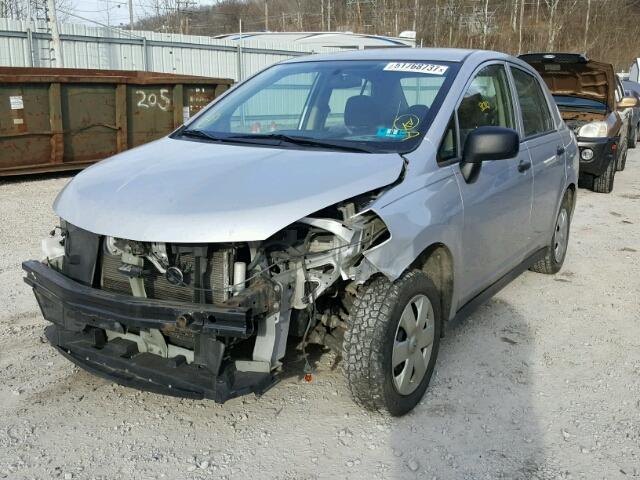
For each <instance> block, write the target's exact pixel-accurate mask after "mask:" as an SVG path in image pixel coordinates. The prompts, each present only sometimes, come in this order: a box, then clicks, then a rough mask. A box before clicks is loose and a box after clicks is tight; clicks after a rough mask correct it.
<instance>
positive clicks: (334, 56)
mask: <svg viewBox="0 0 640 480" xmlns="http://www.w3.org/2000/svg"><path fill="white" fill-rule="evenodd" d="M471 55H473V56H474V57H482V60H488V59H506V58H511V59H514V58H513V57H511V56H509V55H506V54H504V53H500V52H493V51H490V50H468V49H462V48H375V49H368V50H349V51H345V52H336V53H326V54H318V55H310V56H304V57H296V58H292V59H290V60H286V61H284V62H282V63H302V62H316V61H318V62H326V61H332V60H389V61H411V60H413V61H418V60H419V61H425V60H428V61H434V62H458V63H459V62H464V61H465V60H466V59H467V58H469V57H470V56H471ZM485 57H486V58H485Z"/></svg>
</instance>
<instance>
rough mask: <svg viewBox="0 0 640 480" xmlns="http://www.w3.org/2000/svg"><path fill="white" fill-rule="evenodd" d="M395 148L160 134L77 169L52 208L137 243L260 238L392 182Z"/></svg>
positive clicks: (397, 166)
mask: <svg viewBox="0 0 640 480" xmlns="http://www.w3.org/2000/svg"><path fill="white" fill-rule="evenodd" d="M402 165H403V159H402V158H401V157H400V155H398V154H395V153H394V154H366V153H350V152H336V151H329V150H321V151H320V150H293V149H280V148H269V147H253V146H244V145H243V146H240V145H230V144H213V143H206V142H197V141H187V140H177V139H171V138H168V137H166V138H163V139H160V140H157V141H155V142H152V143H149V144H147V145H144V146H141V147H138V148H135V149H133V150H129V151H127V152H124V153H121V154H119V155H116V156H114V157H112V158H110V159H108V160H104V161H102V162H100V163H98V164H96V165H94V166H92V167H90V168H88V169H86V170H84V171H83V172H81V173H79V174H78V175H77V176H76V177H75V178H74V179H73V180H71V182H69V184H68V185H67V186H66V187H65V188H64V189H63V190H62V192H60V194H59V195H58V198H56V201H55V203H54V210H55V212H56V213H57V214H58V215H59V216H60V217H61V218H63V219H64V220H66V221H68V222H70V223H72V224H73V225H76V226H78V227H80V228H83V229H85V230H88V231H90V232H94V233H97V234H101V235H110V236H114V237H119V238H126V239H129V240H139V241H154V242H172V243H209V242H234V241H252V240H264V239H266V238H268V237H270V236H271V235H273V234H274V233H276V232H277V231H279V230H281V229H282V228H284V227H286V226H287V225H289V224H291V223H293V222H295V221H296V220H299V219H300V218H302V217H304V216H307V215H309V214H311V213H313V212H315V211H317V210H320V209H322V208H324V207H327V206H330V205H332V204H334V203H337V202H339V201H341V200H345V199H347V198H350V197H353V196H355V195H359V194H361V193H365V192H367V191H370V190H373V189H376V188H380V187H383V186H386V185H389V184H390V183H393V182H394V181H395V180H396V179H397V178H398V176H399V175H400V173H401V170H402Z"/></svg>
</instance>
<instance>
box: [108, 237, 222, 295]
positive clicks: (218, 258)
mask: <svg viewBox="0 0 640 480" xmlns="http://www.w3.org/2000/svg"><path fill="white" fill-rule="evenodd" d="M177 263H178V265H176V266H178V267H179V268H180V269H181V270H182V271H183V273H184V282H183V284H182V285H173V284H171V283H169V282H168V281H167V279H166V278H165V276H164V275H163V274H162V273H160V272H158V270H157V269H156V268H155V266H154V265H153V264H152V263H151V262H150V261H149V260H147V259H145V260H144V267H143V269H144V273H143V276H142V280H143V282H144V288H145V292H146V294H147V298H154V299H158V300H173V301H179V302H195V303H222V302H224V301H225V300H227V299H228V298H229V296H230V292H229V286H230V285H231V272H232V270H233V269H232V265H233V250H232V249H230V248H220V249H216V250H214V251H213V252H212V253H210V254H209V255H208V256H207V257H206V258H202V257H195V256H194V255H193V253H181V254H180V257H179V261H177ZM121 265H122V261H121V259H120V257H119V256H117V255H110V254H108V253H106V252H105V253H103V257H102V276H101V286H102V289H103V290H107V291H110V292H114V293H122V294H127V295H131V286H130V284H129V277H127V276H126V275H124V274H123V273H121V272H119V271H118V268H119V267H120V266H121Z"/></svg>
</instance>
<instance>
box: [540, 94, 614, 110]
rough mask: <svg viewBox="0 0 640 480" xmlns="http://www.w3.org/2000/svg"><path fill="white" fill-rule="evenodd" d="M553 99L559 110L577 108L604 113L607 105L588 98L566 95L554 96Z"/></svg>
mask: <svg viewBox="0 0 640 480" xmlns="http://www.w3.org/2000/svg"><path fill="white" fill-rule="evenodd" d="M553 99H554V100H555V101H556V104H557V105H558V107H559V108H578V109H584V110H595V111H597V112H605V111H606V110H607V104H606V103H605V102H599V101H598V100H591V99H590V98H582V97H570V96H567V95H554V96H553Z"/></svg>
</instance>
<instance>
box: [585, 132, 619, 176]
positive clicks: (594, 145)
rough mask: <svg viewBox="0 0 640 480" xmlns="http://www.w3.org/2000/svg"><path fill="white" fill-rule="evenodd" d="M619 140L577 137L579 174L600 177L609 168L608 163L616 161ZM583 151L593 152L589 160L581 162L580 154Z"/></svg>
mask: <svg viewBox="0 0 640 480" xmlns="http://www.w3.org/2000/svg"><path fill="white" fill-rule="evenodd" d="M618 141H619V138H618V137H613V138H590V139H585V138H582V137H578V147H579V149H580V173H588V174H590V175H595V176H600V175H602V174H603V173H604V171H605V170H606V169H607V167H608V166H609V162H615V161H616V155H617V153H618V148H620V146H619V145H618ZM585 149H591V150H592V151H593V158H592V159H591V160H583V159H582V152H583V150H585Z"/></svg>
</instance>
